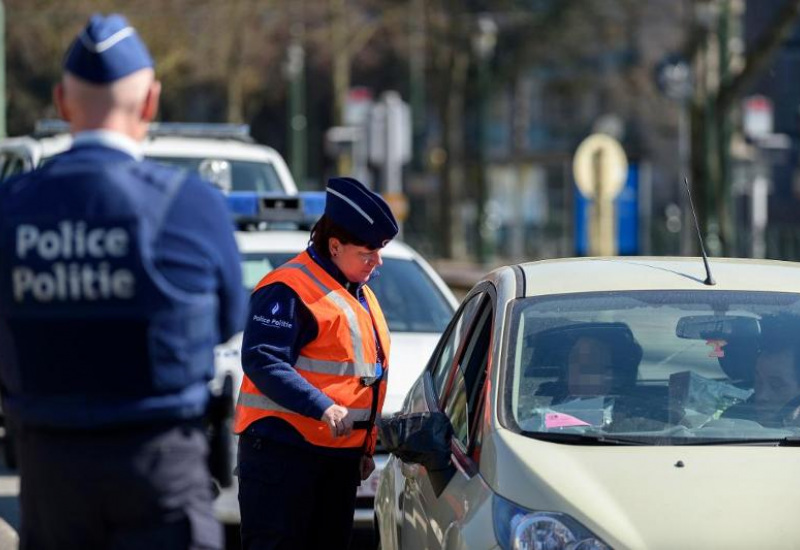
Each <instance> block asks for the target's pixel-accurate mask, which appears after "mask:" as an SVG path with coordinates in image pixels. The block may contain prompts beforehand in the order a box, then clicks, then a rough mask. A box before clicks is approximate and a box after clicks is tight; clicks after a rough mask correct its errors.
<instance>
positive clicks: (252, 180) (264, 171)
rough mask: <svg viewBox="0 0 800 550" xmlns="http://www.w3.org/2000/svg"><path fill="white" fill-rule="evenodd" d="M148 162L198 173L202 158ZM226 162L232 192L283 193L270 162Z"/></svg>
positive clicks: (163, 158)
mask: <svg viewBox="0 0 800 550" xmlns="http://www.w3.org/2000/svg"><path fill="white" fill-rule="evenodd" d="M150 160H154V161H156V162H163V163H165V164H171V165H173V166H180V167H181V168H186V169H188V170H195V171H198V170H199V168H200V163H202V162H203V161H204V160H206V159H204V158H185V157H161V156H158V157H150ZM221 160H227V161H228V162H229V163H230V166H231V179H232V189H231V190H232V191H258V192H260V193H283V192H285V188H284V186H283V184H282V183H281V179H280V177H279V176H278V173H277V172H276V171H275V167H274V166H273V165H272V163H270V162H266V161H264V162H252V161H244V160H231V159H221Z"/></svg>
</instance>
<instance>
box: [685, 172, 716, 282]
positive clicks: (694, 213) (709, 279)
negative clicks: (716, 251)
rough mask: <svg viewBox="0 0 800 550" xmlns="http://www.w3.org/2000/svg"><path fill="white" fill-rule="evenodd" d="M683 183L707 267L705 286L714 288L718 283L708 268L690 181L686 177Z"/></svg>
mask: <svg viewBox="0 0 800 550" xmlns="http://www.w3.org/2000/svg"><path fill="white" fill-rule="evenodd" d="M683 183H685V184H686V194H687V195H689V206H690V207H691V208H692V217H693V218H694V228H695V229H696V230H697V240H698V241H700V252H701V253H702V254H703V264H704V265H705V266H706V280H705V281H703V284H705V285H708V286H714V285H715V284H717V282H716V281H715V280H714V277H712V276H711V268H710V267H709V266H708V255H707V254H706V247H705V246H704V245H703V235H702V234H701V233H700V224H699V223H698V222H697V213H696V212H695V211H694V203H693V202H692V192H691V191H690V190H689V180H688V179H687V178H686V176H684V177H683Z"/></svg>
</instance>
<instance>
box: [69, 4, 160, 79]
mask: <svg viewBox="0 0 800 550" xmlns="http://www.w3.org/2000/svg"><path fill="white" fill-rule="evenodd" d="M151 67H153V59H152V58H151V57H150V53H149V52H148V51H147V46H145V45H144V42H142V39H141V38H140V37H139V34H138V33H137V32H136V29H134V28H133V27H131V26H130V25H129V24H128V21H127V20H126V19H125V18H124V17H123V16H121V15H118V14H112V15H109V16H108V17H104V16H102V15H100V14H95V15H93V16H92V17H91V18H90V19H89V22H88V23H87V24H86V27H85V28H84V29H83V30H82V31H81V32H80V34H79V35H78V36H77V38H75V40H74V41H73V42H72V46H71V47H70V49H69V51H68V52H67V55H66V57H65V59H64V69H65V70H66V71H67V72H69V73H71V74H73V75H75V76H77V77H78V78H80V79H82V80H86V81H87V82H92V83H94V84H107V83H110V82H114V81H115V80H118V79H120V78H122V77H124V76H128V75H129V74H131V73H134V72H136V71H138V70H140V69H145V68H151Z"/></svg>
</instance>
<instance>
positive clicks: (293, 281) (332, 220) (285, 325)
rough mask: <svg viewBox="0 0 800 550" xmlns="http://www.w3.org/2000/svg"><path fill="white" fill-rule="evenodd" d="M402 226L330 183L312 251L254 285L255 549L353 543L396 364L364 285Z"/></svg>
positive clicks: (249, 478)
mask: <svg viewBox="0 0 800 550" xmlns="http://www.w3.org/2000/svg"><path fill="white" fill-rule="evenodd" d="M397 233H398V226H397V222H396V220H395V218H394V216H393V215H392V212H391V210H390V209H389V206H388V205H387V204H386V202H385V201H384V200H383V198H381V197H380V195H378V194H376V193H374V192H372V191H371V190H369V189H367V188H366V187H365V186H364V185H363V184H362V183H361V182H359V181H357V180H355V179H353V178H331V179H330V180H329V182H328V187H327V190H326V202H325V214H324V215H323V216H322V218H320V220H319V221H318V222H317V223H316V224H315V226H314V227H313V229H312V230H311V236H310V237H311V244H310V245H309V247H308V248H307V249H306V250H305V251H303V252H301V253H300V254H298V255H297V256H296V257H295V258H293V259H291V260H289V261H288V262H287V263H285V264H284V265H282V266H280V267H279V268H277V269H275V270H274V271H272V272H270V273H269V274H267V275H266V276H265V277H264V278H263V279H262V281H261V282H260V283H259V284H258V285H256V288H255V289H254V291H253V294H252V296H251V298H250V311H249V314H248V319H247V322H246V325H245V330H244V338H243V342H242V368H243V369H244V377H243V380H242V386H241V389H240V391H239V402H238V404H237V407H236V420H235V422H234V430H235V431H236V432H237V433H238V434H239V457H238V474H239V507H240V510H241V517H242V524H241V534H242V546H243V547H244V548H246V549H248V550H267V549H269V550H302V549H305V548H309V549H311V548H330V549H332V550H344V549H346V548H347V546H348V542H349V539H350V535H351V532H352V528H353V514H354V510H355V506H356V490H357V487H358V484H359V483H360V482H361V481H362V480H365V479H367V478H368V477H369V475H370V474H371V473H372V471H373V470H374V468H375V463H374V461H373V458H372V456H373V453H374V452H375V443H376V433H377V432H376V429H375V420H376V418H378V417H379V415H380V413H381V409H382V406H383V401H384V398H385V394H386V383H387V376H388V373H389V372H390V370H391V367H390V365H389V362H388V359H389V357H390V351H391V349H390V345H391V344H390V337H389V331H388V326H387V324H386V320H385V318H384V315H383V312H382V311H381V307H380V304H379V303H378V301H377V299H376V297H375V295H374V294H373V293H372V291H371V290H370V288H369V284H368V281H370V280H371V278H372V277H373V275H374V273H375V270H376V268H379V267H380V265H381V264H382V258H381V249H382V248H383V247H384V246H386V244H387V243H388V242H389V241H391V240H392V239H393V238H394V237H395V236H396V235H397ZM400 368H402V365H401V366H400Z"/></svg>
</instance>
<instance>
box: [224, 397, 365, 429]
mask: <svg viewBox="0 0 800 550" xmlns="http://www.w3.org/2000/svg"><path fill="white" fill-rule="evenodd" d="M238 403H240V404H242V405H244V406H245V407H252V408H254V409H261V410H264V411H279V412H291V411H290V410H289V409H287V408H285V407H281V406H280V405H278V404H277V403H275V401H273V400H272V399H270V398H269V397H267V396H266V395H261V394H255V393H244V392H239V401H238ZM347 410H348V416H349V417H350V418H352V419H353V422H363V421H366V420H369V413H370V410H369V409H347Z"/></svg>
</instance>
